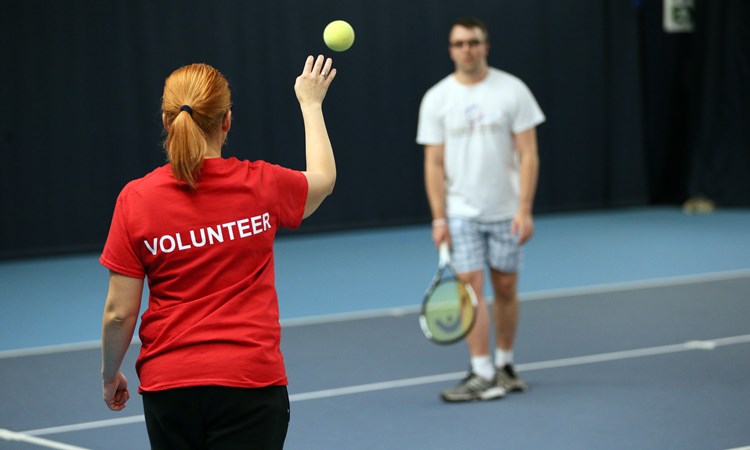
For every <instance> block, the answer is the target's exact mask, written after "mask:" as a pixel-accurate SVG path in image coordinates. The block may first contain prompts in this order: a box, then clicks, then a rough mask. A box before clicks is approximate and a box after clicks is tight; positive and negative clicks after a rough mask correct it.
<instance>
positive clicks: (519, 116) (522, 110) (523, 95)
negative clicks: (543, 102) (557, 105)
mask: <svg viewBox="0 0 750 450" xmlns="http://www.w3.org/2000/svg"><path fill="white" fill-rule="evenodd" d="M516 98H517V105H516V106H517V109H516V114H515V117H514V118H513V125H512V127H513V132H514V133H520V132H523V131H526V130H528V129H530V128H534V127H536V126H537V125H539V124H541V123H543V122H544V120H545V117H544V113H543V112H542V109H541V108H540V107H539V104H538V103H537V101H536V98H534V94H532V93H531V90H530V89H529V88H528V87H527V86H526V84H524V83H523V82H522V81H521V80H518V86H517V87H516Z"/></svg>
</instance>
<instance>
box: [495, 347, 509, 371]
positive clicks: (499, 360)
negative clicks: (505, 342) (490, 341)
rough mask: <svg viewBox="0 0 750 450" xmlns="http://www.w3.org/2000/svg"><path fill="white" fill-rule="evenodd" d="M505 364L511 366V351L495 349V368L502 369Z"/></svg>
mask: <svg viewBox="0 0 750 450" xmlns="http://www.w3.org/2000/svg"><path fill="white" fill-rule="evenodd" d="M506 364H511V365H512V364H513V350H512V349H511V350H502V349H499V348H496V349H495V367H498V368H502V367H505V365H506Z"/></svg>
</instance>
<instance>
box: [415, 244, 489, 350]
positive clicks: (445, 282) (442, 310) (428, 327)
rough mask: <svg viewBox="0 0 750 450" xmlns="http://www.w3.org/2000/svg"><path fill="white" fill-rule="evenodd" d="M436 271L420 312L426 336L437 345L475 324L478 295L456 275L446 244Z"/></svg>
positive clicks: (461, 335)
mask: <svg viewBox="0 0 750 450" xmlns="http://www.w3.org/2000/svg"><path fill="white" fill-rule="evenodd" d="M439 254H440V259H439V262H438V269H437V273H435V276H434V277H433V279H432V283H430V286H429V287H428V288H427V293H426V294H425V296H424V301H423V302H422V309H421V311H420V313H419V325H420V326H421V327H422V332H423V333H424V335H425V337H426V338H427V339H429V340H431V341H432V342H435V343H436V344H452V343H454V342H458V341H460V340H461V339H463V338H464V336H466V335H467V334H468V333H469V331H471V327H473V326H474V321H475V319H476V312H477V296H476V294H475V293H474V290H473V289H472V288H471V286H470V285H469V284H468V283H466V282H464V281H462V280H461V279H459V278H458V276H457V275H456V271H455V270H454V269H453V266H452V265H451V256H450V250H449V249H448V244H446V243H445V242H443V243H442V244H440V250H439Z"/></svg>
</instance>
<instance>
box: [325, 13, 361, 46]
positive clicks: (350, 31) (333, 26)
mask: <svg viewBox="0 0 750 450" xmlns="http://www.w3.org/2000/svg"><path fill="white" fill-rule="evenodd" d="M323 42H325V43H326V45H327V46H328V48H330V49H331V50H333V51H334V52H343V51H345V50H349V47H351V46H352V44H354V28H352V26H351V25H349V24H348V23H347V22H345V21H343V20H334V21H333V22H331V23H329V24H328V25H327V26H326V28H325V30H323Z"/></svg>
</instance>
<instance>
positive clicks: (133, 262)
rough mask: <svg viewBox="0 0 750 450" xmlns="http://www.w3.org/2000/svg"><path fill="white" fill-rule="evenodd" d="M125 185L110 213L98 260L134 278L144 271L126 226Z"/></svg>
mask: <svg viewBox="0 0 750 450" xmlns="http://www.w3.org/2000/svg"><path fill="white" fill-rule="evenodd" d="M127 192H128V189H127V186H126V187H125V189H123V190H122V192H120V195H119V196H118V197H117V203H116V204H115V212H114V214H113V215H112V224H111V225H110V227H109V235H108V236H107V242H106V244H104V251H103V252H102V255H101V257H100V258H99V262H100V263H101V264H102V265H103V266H104V267H106V268H107V269H109V270H112V271H113V272H117V273H120V274H122V275H126V276H129V277H134V278H143V277H144V276H145V271H144V269H143V263H142V262H141V260H140V258H138V255H136V253H135V251H134V250H133V245H132V243H131V242H130V236H129V234H128V228H127V211H126V206H125V203H126V202H125V198H126V197H127V195H128V194H127Z"/></svg>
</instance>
